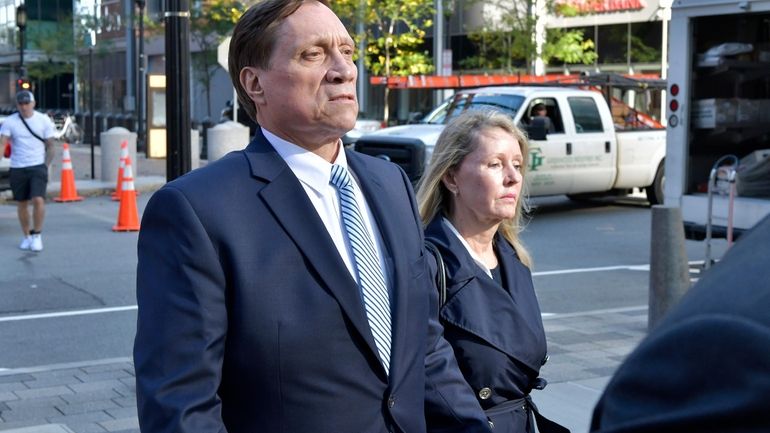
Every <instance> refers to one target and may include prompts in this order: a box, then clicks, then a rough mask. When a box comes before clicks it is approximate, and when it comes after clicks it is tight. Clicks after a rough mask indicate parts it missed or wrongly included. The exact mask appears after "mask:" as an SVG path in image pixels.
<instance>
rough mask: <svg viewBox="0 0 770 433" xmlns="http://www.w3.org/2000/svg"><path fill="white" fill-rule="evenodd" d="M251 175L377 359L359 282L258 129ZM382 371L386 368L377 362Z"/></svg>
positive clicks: (251, 149) (251, 156)
mask: <svg viewBox="0 0 770 433" xmlns="http://www.w3.org/2000/svg"><path fill="white" fill-rule="evenodd" d="M245 153H246V156H247V158H248V160H249V163H250V165H251V171H252V176H253V177H255V178H257V179H261V180H262V181H264V186H263V187H262V188H261V189H260V190H259V191H258V193H257V195H258V196H259V197H260V198H261V199H262V200H263V201H264V203H265V205H266V206H267V207H268V208H269V209H270V210H271V211H272V212H273V214H274V215H275V219H276V221H277V222H278V224H280V225H281V226H282V227H283V229H284V230H285V231H286V233H287V234H288V235H289V237H290V238H291V239H292V240H293V241H294V243H295V245H296V246H297V247H298V248H299V250H300V251H301V252H302V254H303V255H304V256H305V258H306V259H307V261H308V263H309V265H310V267H311V268H312V269H313V270H314V271H315V272H316V273H317V274H318V276H319V277H320V278H321V280H322V281H323V284H325V285H326V287H327V289H328V290H329V292H330V293H331V294H332V295H333V296H334V297H335V298H336V299H337V302H338V303H339V305H340V307H341V308H342V310H343V311H344V312H345V314H346V315H347V316H348V317H349V318H350V322H351V323H352V324H353V327H354V328H355V329H356V331H357V332H358V333H359V334H360V335H361V337H363V339H364V340H365V341H366V345H367V347H368V348H369V350H370V351H371V352H372V353H371V354H372V356H374V357H375V358H376V359H377V360H379V355H378V354H377V349H376V346H375V343H374V337H372V333H371V330H370V329H369V322H368V321H367V319H366V313H365V311H364V307H363V303H362V300H361V295H360V291H359V288H358V285H357V284H356V282H355V281H354V280H353V278H352V277H351V276H350V272H348V269H347V267H346V266H345V263H344V262H343V261H342V258H341V257H340V255H339V252H338V251H337V248H336V247H335V245H334V242H333V241H332V239H331V237H330V236H329V234H328V231H327V230H326V227H325V226H324V224H323V222H322V221H321V218H320V217H319V216H318V213H317V212H316V210H315V208H314V207H313V204H312V203H311V202H310V199H308V197H307V194H306V193H305V191H304V189H303V188H302V185H301V184H300V182H299V180H298V179H297V177H296V176H295V175H294V173H293V172H292V171H291V169H290V168H289V166H288V165H287V164H286V162H285V161H284V160H283V159H282V158H281V157H280V155H278V153H277V152H276V151H275V149H273V147H272V146H271V145H270V143H269V142H268V141H267V139H266V138H265V137H264V135H262V132H261V130H258V132H257V134H256V137H255V139H254V140H253V141H252V142H251V144H249V146H248V147H247V148H246V150H245ZM377 365H378V366H379V368H380V370H381V372H382V373H383V374H384V372H385V370H384V369H383V368H382V364H381V363H380V362H377Z"/></svg>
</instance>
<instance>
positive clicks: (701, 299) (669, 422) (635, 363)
mask: <svg viewBox="0 0 770 433" xmlns="http://www.w3.org/2000/svg"><path fill="white" fill-rule="evenodd" d="M768 257H770V216H768V217H765V219H764V220H762V221H761V222H759V223H758V224H757V225H756V227H754V229H752V230H751V231H750V232H749V233H747V234H744V235H743V236H741V239H740V240H738V242H737V243H736V244H735V245H734V246H733V247H732V248H731V249H730V250H729V251H728V252H727V254H726V255H725V258H724V260H722V261H720V262H719V263H717V264H716V265H715V266H714V267H713V268H711V269H710V270H709V271H708V272H707V273H706V274H705V275H703V278H701V279H700V281H698V283H697V284H696V285H695V286H693V287H692V288H691V289H690V291H689V292H688V293H687V295H685V297H683V298H682V300H681V301H680V302H679V304H678V305H677V306H676V307H675V308H674V309H673V310H671V311H670V312H669V313H668V314H667V315H666V317H665V318H664V319H663V321H662V322H661V323H660V324H658V325H657V326H656V327H655V329H653V330H652V332H651V333H650V335H648V336H647V338H646V339H645V340H644V341H642V343H641V344H640V345H639V347H638V348H637V349H636V350H634V352H633V353H632V354H631V355H629V357H628V358H627V359H626V360H625V361H624V362H623V364H622V365H621V366H620V368H619V369H618V371H617V372H616V373H615V375H614V376H613V378H612V380H611V381H610V383H609V384H608V385H607V389H606V390H605V391H604V394H603V395H602V397H601V399H600V400H599V403H598V404H597V405H596V409H594V415H593V422H592V426H591V431H592V432H601V433H648V432H649V433H696V432H697V433H703V432H719V433H748V432H768V431H770V416H768V410H769V409H770V403H768V396H770V266H768V263H769V261H768Z"/></svg>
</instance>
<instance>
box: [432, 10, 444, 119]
mask: <svg viewBox="0 0 770 433" xmlns="http://www.w3.org/2000/svg"><path fill="white" fill-rule="evenodd" d="M434 7H435V8H436V19H435V20H434V22H433V65H434V66H435V68H436V71H435V75H441V74H442V73H443V71H444V0H434ZM443 100H444V91H443V90H434V91H433V106H434V107H438V105H439V104H440V103H441V102H442V101H443Z"/></svg>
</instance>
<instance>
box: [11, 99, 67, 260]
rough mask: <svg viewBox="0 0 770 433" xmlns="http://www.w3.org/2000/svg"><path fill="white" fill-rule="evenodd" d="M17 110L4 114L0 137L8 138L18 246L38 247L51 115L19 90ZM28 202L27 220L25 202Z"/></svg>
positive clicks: (51, 149) (50, 147) (50, 148)
mask: <svg viewBox="0 0 770 433" xmlns="http://www.w3.org/2000/svg"><path fill="white" fill-rule="evenodd" d="M16 107H17V108H18V110H19V112H18V113H14V114H12V115H10V116H8V117H7V118H6V119H5V121H4V122H3V125H2V127H0V141H2V144H3V145H5V144H6V143H7V142H8V140H11V143H12V146H11V149H12V150H11V173H10V181H11V190H12V191H13V199H14V200H16V201H17V206H18V207H17V211H18V216H19V223H20V225H21V231H22V232H23V233H24V237H23V238H22V240H21V243H20V244H19V248H21V249H22V250H31V251H35V252H38V251H42V250H43V238H42V236H41V232H42V230H43V220H44V218H45V191H46V187H47V184H48V168H49V167H50V166H51V161H52V160H53V156H54V139H53V137H54V132H55V128H54V125H53V122H52V121H51V119H50V118H49V117H48V116H46V115H44V114H42V113H38V112H37V111H35V96H34V95H33V94H32V92H30V91H27V90H22V91H21V92H19V93H17V94H16ZM30 202H32V218H31V223H32V224H30V214H29V204H30Z"/></svg>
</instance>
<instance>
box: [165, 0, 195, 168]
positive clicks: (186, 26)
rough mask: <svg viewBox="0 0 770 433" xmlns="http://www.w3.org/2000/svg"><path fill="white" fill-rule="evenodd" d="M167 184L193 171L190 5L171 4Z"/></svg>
mask: <svg viewBox="0 0 770 433" xmlns="http://www.w3.org/2000/svg"><path fill="white" fill-rule="evenodd" d="M166 7H167V9H166V12H165V14H164V17H165V20H166V77H167V80H166V180H168V181H171V180H174V179H176V178H177V177H179V176H181V175H183V174H185V173H187V172H188V171H190V169H191V166H192V160H191V156H192V155H191V150H190V140H191V137H190V135H191V134H190V126H191V122H190V2H189V0H167V1H166Z"/></svg>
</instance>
